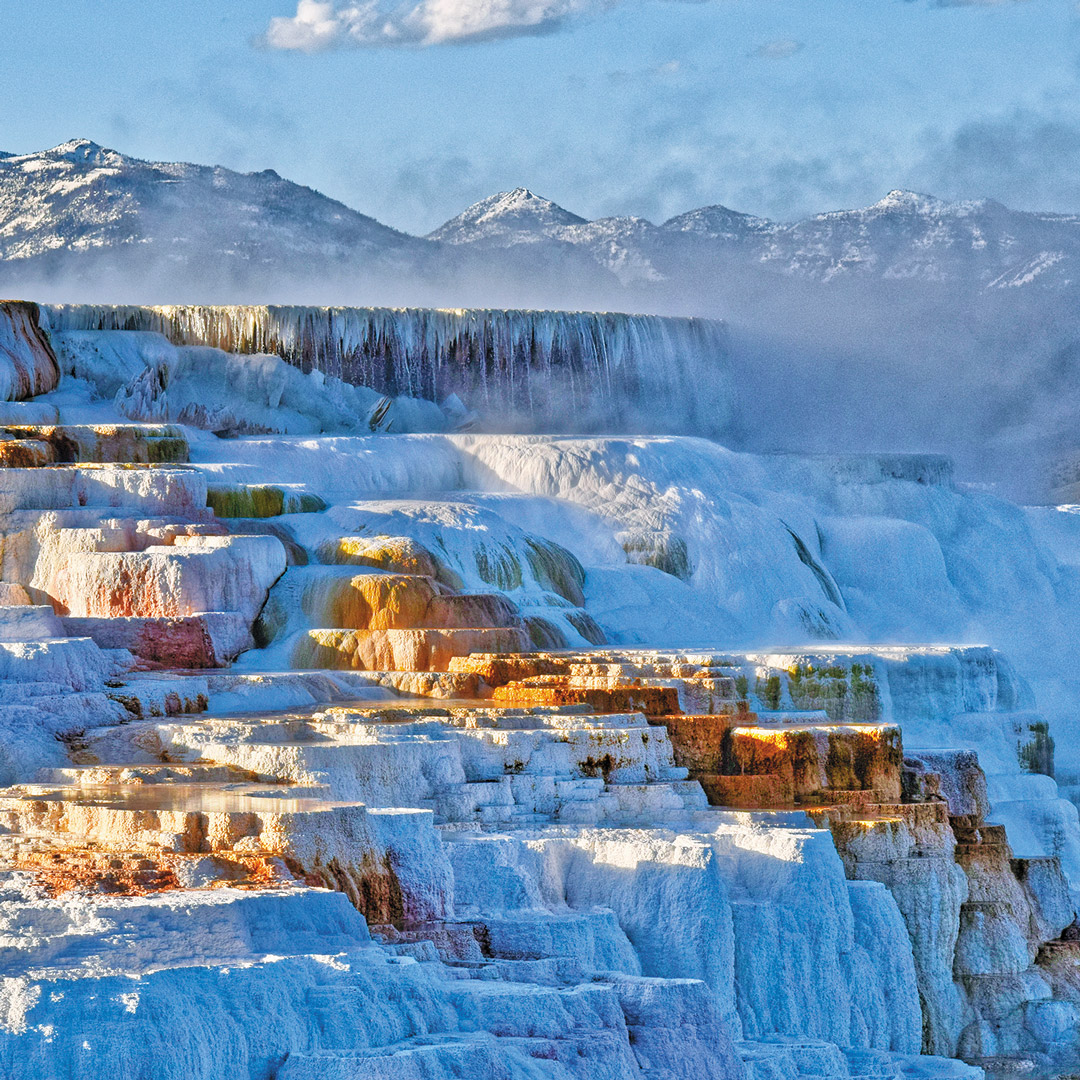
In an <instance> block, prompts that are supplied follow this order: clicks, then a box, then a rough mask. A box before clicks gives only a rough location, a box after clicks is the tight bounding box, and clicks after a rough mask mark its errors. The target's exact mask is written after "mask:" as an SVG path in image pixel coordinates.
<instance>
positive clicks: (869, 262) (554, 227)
mask: <svg viewBox="0 0 1080 1080" xmlns="http://www.w3.org/2000/svg"><path fill="white" fill-rule="evenodd" d="M105 265H107V266H108V270H109V273H111V274H115V275H118V276H119V277H120V278H121V279H123V278H124V276H125V275H128V276H132V277H133V280H136V281H138V280H139V278H140V276H142V277H149V278H151V279H155V278H158V277H160V278H161V279H162V281H163V284H162V285H161V288H162V289H163V290H167V288H168V285H169V282H170V281H173V280H176V281H180V280H184V275H185V274H187V275H188V276H189V277H190V276H191V274H192V273H197V274H199V275H203V278H202V280H204V282H205V288H206V289H207V290H211V289H217V290H218V291H219V292H220V291H221V290H222V289H224V290H225V291H228V289H229V287H231V286H236V287H237V288H240V289H246V290H247V291H248V292H249V293H251V294H252V297H251V298H252V299H254V300H256V301H257V300H258V299H260V298H261V297H260V296H259V295H255V294H258V293H259V290H260V288H261V287H262V285H263V284H264V283H267V282H269V283H275V282H276V281H277V280H278V279H281V280H282V281H284V282H286V283H291V285H290V287H295V283H297V282H304V283H305V285H306V286H308V287H310V288H315V287H316V286H317V285H318V284H319V282H320V281H324V280H325V281H336V282H341V283H342V287H347V286H348V283H349V282H350V281H359V280H364V281H366V282H369V283H370V282H374V281H377V280H379V279H380V278H381V279H384V280H386V279H390V278H395V277H397V278H401V279H402V280H408V281H412V282H414V283H417V282H419V283H425V284H427V285H429V286H431V288H432V289H434V290H438V289H440V288H445V285H446V283H447V282H455V281H458V280H463V281H470V280H482V279H483V277H484V275H485V274H492V275H495V276H496V277H498V278H501V279H504V280H513V281H514V282H516V283H517V284H518V285H520V286H521V287H523V288H526V289H527V288H528V287H529V286H530V283H535V282H538V281H543V282H546V283H547V284H548V286H550V288H549V292H551V291H554V293H555V295H556V299H558V297H560V296H561V295H562V294H563V292H566V290H567V289H568V288H569V285H570V284H573V286H574V287H575V288H576V289H577V290H578V291H579V292H582V291H583V292H584V293H585V294H586V295H592V294H593V293H599V294H600V295H601V296H603V297H608V296H611V297H613V298H615V300H616V301H617V299H618V297H619V295H620V293H625V292H626V291H627V290H630V291H641V290H644V291H645V295H649V294H650V291H651V292H655V291H656V290H657V289H670V290H674V289H676V288H677V287H678V286H680V285H686V284H690V283H697V282H700V281H701V280H703V279H708V278H709V277H710V276H715V275H716V274H717V273H724V274H730V273H736V272H745V273H748V274H759V273H762V272H764V273H766V274H767V275H779V276H782V277H785V278H788V279H793V280H800V281H807V282H816V283H817V284H819V285H823V284H829V283H834V282H837V281H841V280H849V281H855V280H872V281H881V282H885V281H893V282H903V281H907V282H920V283H922V284H924V285H927V286H930V287H938V286H942V285H955V286H959V287H961V288H965V289H970V290H983V289H1000V288H1006V287H1007V288H1010V289H1013V290H1016V289H1023V290H1030V289H1031V288H1032V287H1036V288H1050V289H1054V290H1059V289H1062V288H1071V287H1073V286H1074V285H1075V283H1076V281H1077V280H1080V272H1078V271H1077V267H1078V266H1080V215H1072V214H1053V213H1042V212H1030V211H1018V210H1012V209H1010V208H1008V207H1006V206H1004V205H1002V204H1001V203H998V202H996V201H994V200H992V199H985V198H983V199H967V200H960V201H952V202H950V201H948V200H944V199H939V198H936V197H935V196H932V195H925V194H921V193H917V192H912V191H905V190H902V189H894V190H892V191H890V192H888V193H887V194H886V195H885V196H884V197H883V198H882V199H880V200H878V201H877V202H876V203H873V204H871V205H869V206H866V207H861V208H855V209H847V210H831V211H825V212H823V213H820V214H815V215H812V216H810V217H807V218H803V219H800V220H797V221H794V222H778V221H773V220H770V219H768V218H762V217H758V216H755V215H752V214H745V213H742V212H740V211H737V210H732V209H730V208H728V207H726V206H722V205H720V204H715V205H710V206H704V207H698V208H696V209H693V210H689V211H686V212H685V213H682V214H678V215H676V216H674V217H672V218H669V219H668V220H666V221H664V222H662V223H660V224H655V223H653V222H652V221H649V220H647V219H645V218H641V217H634V216H631V215H618V216H613V217H606V218H599V219H594V220H589V219H587V218H584V217H582V216H580V215H578V214H575V213H573V212H572V211H570V210H568V209H566V208H565V207H562V206H560V205H559V204H557V203H555V202H553V201H551V200H549V199H546V198H543V197H542V196H540V195H537V194H535V193H534V192H533V191H531V190H530V189H529V188H526V187H519V188H515V189H512V190H511V191H505V192H497V193H495V194H493V195H490V196H487V197H486V198H484V199H481V200H478V201H477V202H475V203H473V204H472V205H471V206H469V207H467V208H466V209H465V210H463V211H462V212H461V213H460V214H458V215H456V216H455V217H453V218H451V219H449V220H448V221H446V222H444V223H443V224H442V225H440V226H439V227H438V228H437V229H434V230H433V231H432V232H430V233H428V234H427V235H426V236H423V237H419V236H413V235H410V234H409V233H405V232H402V231H399V230H397V229H394V228H392V227H391V226H388V225H385V224H383V223H381V222H379V221H377V220H376V219H374V218H372V217H370V216H368V215H365V214H363V213H361V212H359V211H357V210H354V209H352V208H350V207H349V206H347V205H346V204H344V203H342V202H339V201H337V200H335V199H332V198H330V197H328V196H326V195H323V194H322V193H321V192H318V191H316V190H315V189H313V188H309V187H305V186H303V185H300V184H296V183H294V182H292V181H290V180H287V179H283V178H282V177H281V176H279V175H278V173H277V172H275V171H274V170H273V169H264V170H261V171H258V172H250V173H240V172H236V171H234V170H230V169H225V168H223V167H221V166H210V165H198V164H191V163H186V162H152V161H144V160H142V159H139V158H134V157H131V156H129V155H125V154H123V153H120V152H119V151H116V150H112V149H109V148H107V147H104V146H101V145H100V144H98V143H95V142H93V141H91V140H89V139H73V140H69V141H68V142H66V143H61V144H60V145H59V146H56V147H52V148H50V149H48V150H44V151H40V152H36V153H31V154H10V155H0V280H2V279H3V277H4V276H8V277H10V276H12V273H13V272H14V271H20V272H24V273H23V274H22V275H21V276H28V277H30V278H31V279H32V278H33V277H34V275H35V273H37V274H38V276H40V277H42V278H47V279H49V280H52V281H54V282H63V281H64V279H65V276H66V275H68V274H69V273H71V274H73V275H74V276H75V277H76V278H78V276H79V275H80V274H81V275H82V277H83V278H84V279H88V278H91V277H92V276H93V275H94V274H95V273H98V272H99V270H100V267H102V266H105ZM564 286H565V287H564ZM564 302H565V301H564Z"/></svg>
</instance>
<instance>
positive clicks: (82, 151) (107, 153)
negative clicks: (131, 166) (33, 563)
mask: <svg viewBox="0 0 1080 1080" xmlns="http://www.w3.org/2000/svg"><path fill="white" fill-rule="evenodd" d="M45 155H47V156H48V157H52V158H63V159H64V160H66V161H72V162H77V163H81V162H86V163H88V164H92V163H94V162H97V161H100V160H102V159H103V158H105V157H109V158H114V159H115V158H119V157H121V155H120V154H118V153H117V152H116V151H115V150H108V149H106V148H105V147H104V146H102V145H100V143H96V142H93V141H91V140H90V139H69V140H68V141H67V142H64V143H61V144H60V145H59V146H54V147H53V148H52V149H51V150H46V151H45ZM43 156H44V155H43Z"/></svg>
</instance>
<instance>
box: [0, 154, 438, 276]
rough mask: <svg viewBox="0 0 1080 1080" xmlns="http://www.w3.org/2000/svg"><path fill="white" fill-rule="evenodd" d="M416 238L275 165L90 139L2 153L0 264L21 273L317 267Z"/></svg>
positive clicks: (217, 272)
mask: <svg viewBox="0 0 1080 1080" xmlns="http://www.w3.org/2000/svg"><path fill="white" fill-rule="evenodd" d="M418 245H419V241H416V240H415V239H414V238H412V237H409V236H406V235H405V234H403V233H399V232H396V231H395V230H393V229H390V228H388V227H387V226H385V225H381V224H380V223H379V222H377V221H375V220H374V219H373V218H370V217H366V216H365V215H363V214H359V213H357V212H356V211H354V210H351V209H349V207H347V206H345V205H343V204H342V203H339V202H336V201H334V200H333V199H329V198H327V197H326V196H324V195H321V194H319V192H317V191H313V190H312V189H311V188H307V187H302V186H301V185H299V184H294V183H292V182H290V181H288V180H283V179H282V178H281V177H280V176H278V174H277V173H275V172H274V171H273V170H272V169H267V170H265V171H263V172H258V173H248V174H243V173H237V172H232V171H230V170H228V169H223V168H219V167H209V166H203V165H189V164H164V163H158V162H149V161H141V160H139V159H137V158H132V157H128V156H126V155H124V154H120V153H117V152H116V151H115V150H109V149H106V148H104V147H102V146H99V145H97V144H96V143H93V142H90V141H89V140H86V139H76V140H73V141H71V142H67V143H63V144H62V145H60V146H56V147H54V148H52V149H51V150H46V151H43V152H41V153H35V154H25V155H13V154H6V155H4V156H3V157H0V267H3V266H6V267H7V268H9V269H19V270H22V271H23V272H32V271H33V270H37V269H39V268H45V269H46V270H47V272H48V273H49V275H50V276H56V277H63V276H64V275H65V274H66V273H68V272H69V271H70V272H74V273H75V274H76V275H82V274H85V273H86V272H87V268H88V267H93V269H94V270H95V271H97V270H98V269H100V267H101V266H102V264H103V262H104V261H107V262H108V263H109V264H110V266H111V267H112V268H115V269H116V270H119V271H120V272H123V271H124V270H125V269H130V270H131V271H133V272H134V273H136V274H142V273H145V272H147V271H149V272H151V273H162V272H164V273H167V272H168V271H169V270H170V269H171V270H172V271H174V272H176V273H182V272H187V271H192V272H195V273H202V272H209V273H210V274H211V276H212V278H214V279H222V278H226V277H231V278H233V279H236V278H237V277H240V278H243V277H245V276H251V277H253V276H257V275H259V274H266V273H270V274H273V273H275V272H282V271H284V272H286V273H290V274H291V273H293V272H295V270H296V267H297V266H298V264H301V263H302V264H304V265H305V266H306V267H307V268H308V269H309V270H314V271H316V272H324V273H325V272H328V271H330V270H332V269H336V268H338V267H341V266H346V265H349V266H354V267H360V266H363V265H364V264H365V263H367V262H369V261H371V260H372V259H380V258H382V257H383V256H385V255H387V254H393V253H398V252H403V251H406V250H408V249H409V248H414V247H417V246H418ZM117 255H120V256H121V259H119V260H118V259H117V258H116V256H117Z"/></svg>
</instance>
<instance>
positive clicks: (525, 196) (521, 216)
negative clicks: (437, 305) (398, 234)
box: [428, 187, 586, 244]
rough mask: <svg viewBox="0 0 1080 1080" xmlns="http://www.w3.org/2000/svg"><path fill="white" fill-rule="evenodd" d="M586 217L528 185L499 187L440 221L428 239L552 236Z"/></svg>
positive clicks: (452, 241) (451, 241)
mask: <svg viewBox="0 0 1080 1080" xmlns="http://www.w3.org/2000/svg"><path fill="white" fill-rule="evenodd" d="M585 223H586V219H585V218H582V217H578V216H577V214H572V213H570V211H569V210H564V209H563V207H561V206H559V204H558V203H553V202H552V201H551V200H550V199H545V198H543V197H542V196H540V195H536V194H535V193H533V192H532V191H530V190H529V189H528V188H526V187H517V188H514V189H513V191H500V192H497V193H496V194H494V195H489V196H488V197H487V198H486V199H481V200H480V201H479V202H476V203H473V204H472V206H470V207H469V208H468V209H467V210H465V211H464V212H463V213H461V214H458V216H457V217H455V218H452V219H451V220H450V221H448V222H446V224H445V225H441V226H440V227H439V228H438V229H436V230H435V231H434V232H433V233H430V234H429V236H428V239H430V240H441V241H443V242H444V243H447V244H464V243H471V242H473V241H477V240H491V239H495V238H499V239H507V238H509V237H513V236H514V235H517V234H520V235H521V237H522V239H532V238H535V237H537V236H552V235H554V234H555V233H557V232H558V230H560V229H563V228H566V227H567V226H568V225H584V224H585Z"/></svg>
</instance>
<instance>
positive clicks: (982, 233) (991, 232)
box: [431, 189, 1080, 287]
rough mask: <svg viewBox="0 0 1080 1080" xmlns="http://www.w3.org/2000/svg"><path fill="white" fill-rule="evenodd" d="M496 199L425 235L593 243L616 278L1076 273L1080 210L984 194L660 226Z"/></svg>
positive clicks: (496, 242) (977, 281)
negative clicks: (754, 271)
mask: <svg viewBox="0 0 1080 1080" xmlns="http://www.w3.org/2000/svg"><path fill="white" fill-rule="evenodd" d="M522 192H523V189H519V191H517V192H511V193H508V194H501V195H495V196H492V197H491V198H490V199H485V200H483V201H482V202H480V203H477V204H476V205H475V206H472V207H470V208H469V209H468V210H466V211H465V213H463V214H461V215H460V216H458V217H457V218H455V219H454V220H453V221H451V222H447V224H446V225H444V226H442V228H440V229H437V230H436V231H435V232H434V233H432V234H431V237H432V238H434V239H449V240H451V242H453V243H455V244H466V243H472V244H483V245H485V246H488V247H513V246H518V245H521V244H524V243H531V244H536V243H540V242H542V241H544V240H548V241H553V242H557V243H560V244H571V245H574V246H575V247H578V248H582V249H585V250H587V251H589V253H590V254H591V255H592V257H593V258H594V259H595V260H596V262H598V263H599V264H600V265H601V266H603V267H605V268H606V269H608V270H610V271H612V272H613V273H614V274H615V275H616V276H617V277H618V278H619V280H620V281H622V282H623V283H624V284H629V283H631V282H634V283H638V282H643V281H664V280H673V279H678V278H680V277H682V276H683V275H684V274H685V273H686V272H687V271H688V270H689V269H691V267H699V266H700V264H708V263H710V262H714V263H720V262H723V263H730V262H731V261H732V260H738V261H740V262H743V263H745V264H746V265H748V266H757V267H761V268H764V269H768V270H773V271H776V272H779V273H782V274H785V275H788V276H793V277H798V278H805V279H810V280H814V281H819V282H828V281H832V280H834V279H838V278H840V279H842V278H852V277H855V278H864V277H870V278H874V277H877V278H881V279H883V280H914V281H921V282H938V283H954V284H959V285H966V286H970V287H995V286H1005V285H1013V286H1016V285H1030V284H1033V283H1035V282H1038V283H1039V284H1047V285H1053V286H1056V287H1060V286H1062V285H1068V284H1071V283H1072V281H1073V280H1074V276H1075V273H1074V267H1075V264H1076V258H1077V256H1078V255H1080V217H1076V216H1072V215H1062V214H1032V213H1024V212H1020V211H1015V210H1010V209H1008V208H1007V207H1005V206H1002V205H1001V204H1000V203H997V202H994V201H993V200H990V199H979V200H972V201H965V202H955V203H950V202H945V201H943V200H941V199H935V198H933V197H931V196H928V195H919V194H916V193H914V192H909V191H891V192H889V194H888V195H886V196H885V198H883V199H882V200H880V201H879V202H877V203H874V204H873V205H872V206H868V207H865V208H862V209H858V210H840V211H834V212H830V213H824V214H818V215H815V216H814V217H811V218H807V219H805V220H803V221H798V222H794V223H791V224H780V223H777V222H772V221H769V220H767V219H765V218H759V217H753V216H751V215H748V214H742V213H739V212H737V211H734V210H730V209H728V208H727V207H724V206H709V207H703V208H701V209H699V210H692V211H690V212H689V213H686V214H681V215H679V216H678V217H674V218H672V219H670V220H669V221H666V222H664V223H663V224H662V225H653V224H652V223H650V222H648V221H646V220H644V219H642V218H633V217H615V218H606V219H602V220H599V221H591V222H590V221H584V220H583V219H581V218H577V217H575V215H573V214H571V213H569V212H568V211H566V210H564V209H562V208H561V207H559V206H557V205H556V204H554V203H551V202H548V201H547V200H543V199H539V198H537V197H536V196H534V195H532V194H531V193H529V192H524V195H526V196H528V201H530V202H535V203H537V204H540V205H541V206H542V208H543V211H542V215H541V214H540V213H536V214H527V213H525V212H523V210H522V209H521V200H520V196H521V194H522Z"/></svg>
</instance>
